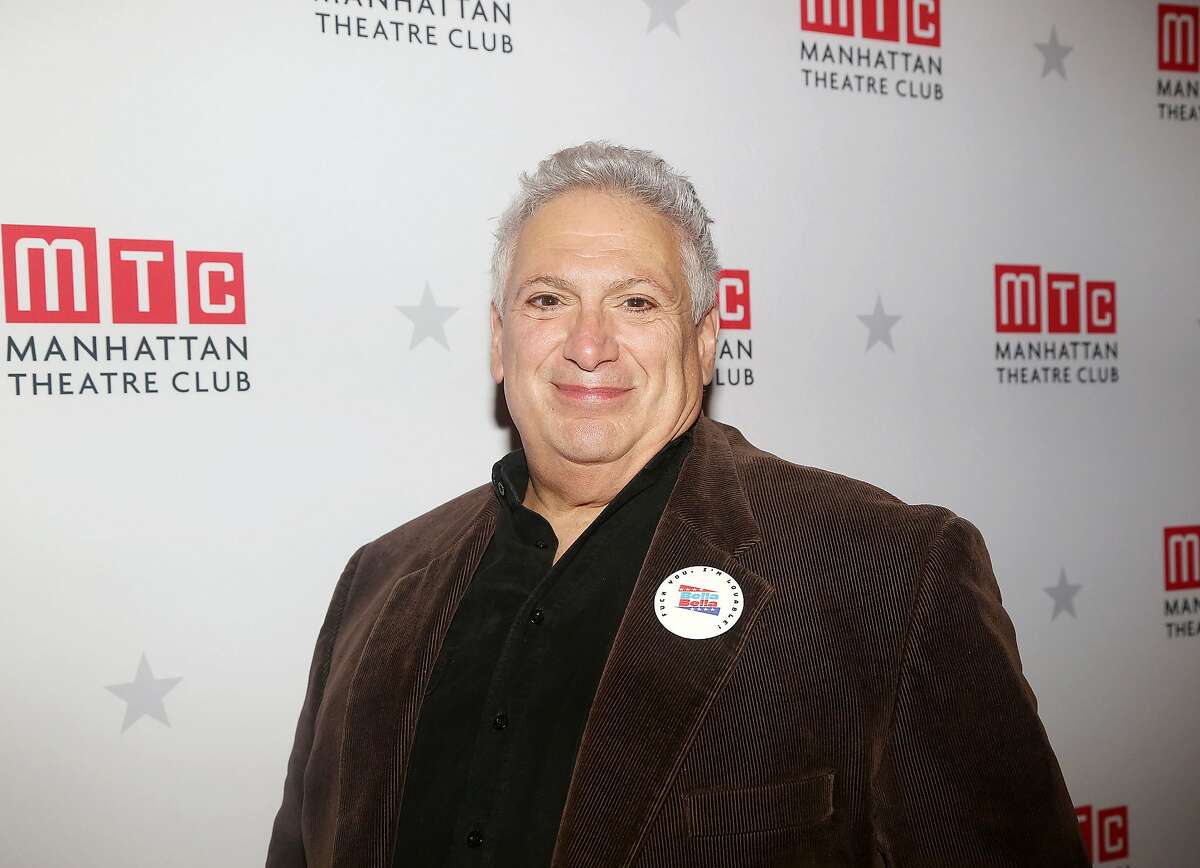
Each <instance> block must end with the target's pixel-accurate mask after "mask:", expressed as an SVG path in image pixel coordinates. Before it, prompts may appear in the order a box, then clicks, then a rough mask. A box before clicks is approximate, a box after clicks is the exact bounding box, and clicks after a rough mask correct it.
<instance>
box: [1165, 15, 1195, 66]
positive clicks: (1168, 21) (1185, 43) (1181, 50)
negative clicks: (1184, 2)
mask: <svg viewBox="0 0 1200 868" xmlns="http://www.w3.org/2000/svg"><path fill="white" fill-rule="evenodd" d="M1198 42H1200V6H1179V5H1177V4H1175V3H1159V4H1158V68H1159V69H1160V70H1162V71H1163V72H1200V45H1198V44H1197V43H1198Z"/></svg>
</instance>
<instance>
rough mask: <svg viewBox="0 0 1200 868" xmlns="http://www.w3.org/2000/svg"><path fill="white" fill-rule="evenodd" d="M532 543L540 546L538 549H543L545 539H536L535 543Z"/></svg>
mask: <svg viewBox="0 0 1200 868" xmlns="http://www.w3.org/2000/svg"><path fill="white" fill-rule="evenodd" d="M534 545H535V546H537V547H538V548H540V549H544V548H545V547H546V541H545V540H542V539H540V540H538V541H537V542H535V543H534Z"/></svg>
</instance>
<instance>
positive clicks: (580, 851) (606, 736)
mask: <svg viewBox="0 0 1200 868" xmlns="http://www.w3.org/2000/svg"><path fill="white" fill-rule="evenodd" d="M727 431H728V432H730V433H731V434H732V435H733V436H738V435H737V433H736V432H734V431H732V429H727V428H724V427H723V426H719V425H717V424H716V423H714V422H712V421H711V420H709V419H707V418H702V419H700V421H699V423H698V424H697V426H696V430H695V442H694V444H693V447H692V452H691V453H690V454H689V455H688V458H687V460H686V461H685V462H684V465H683V468H682V469H681V470H680V475H679V479H678V481H677V482H676V485H675V490H674V491H673V492H672V494H671V499H670V500H669V501H668V503H667V509H666V511H665V513H664V515H663V518H662V520H661V521H660V522H659V525H658V528H657V530H656V531H655V534H654V538H653V540H652V541H651V544H650V550H649V551H648V552H647V554H646V559H645V561H644V562H643V564H642V570H641V572H640V574H639V575H638V578H637V582H636V584H635V586H634V590H633V593H632V594H631V595H630V599H629V604H628V605H627V607H626V609H625V614H624V616H623V618H622V620H621V625H620V627H619V628H618V630H617V635H616V638H615V639H614V641H613V646H612V648H611V650H610V652H609V656H608V661H607V663H606V664H605V668H604V672H603V674H602V676H601V678H600V684H599V687H598V689H597V691H596V696H595V699H594V700H593V701H592V708H591V712H590V713H589V715H588V720H587V724H586V725H585V727H584V732H583V738H582V740H581V743H580V747H579V752H578V755H577V756H576V760H575V769H574V772H573V774H572V777H571V785H570V789H569V791H568V794H567V801H566V804H565V806H564V808H563V814H562V819H561V821H560V823H559V830H558V839H557V841H556V844H555V849H554V856H553V858H552V860H551V866H552V868H568V866H569V868H615V866H624V865H628V864H629V863H630V862H631V861H632V860H633V858H634V855H635V854H636V852H637V848H638V845H639V843H640V842H641V840H642V838H643V836H644V835H645V833H646V831H647V829H648V828H649V826H650V824H651V822H652V821H653V819H654V817H655V815H656V814H657V813H658V810H659V808H660V807H661V805H662V803H663V800H664V799H665V798H666V796H667V793H668V791H669V789H670V787H671V784H672V783H673V781H674V779H675V776H676V774H677V773H678V772H679V770H680V768H681V767H682V765H683V763H684V762H685V761H686V759H687V755H688V748H689V746H690V745H691V744H692V742H693V741H694V740H695V737H696V734H697V732H698V731H699V729H700V725H701V723H702V722H703V720H704V717H705V715H706V714H707V712H708V709H709V708H711V707H712V704H713V702H714V701H715V700H716V698H717V696H718V695H719V694H720V692H721V690H722V688H723V687H724V686H725V683H726V682H727V680H728V678H729V675H730V673H731V672H732V670H733V667H734V664H735V662H736V661H737V659H738V656H739V655H740V654H741V652H742V649H743V648H745V646H746V643H747V641H748V640H749V638H750V636H751V635H752V633H753V630H754V627H755V624H756V622H757V621H758V619H759V615H760V614H761V613H762V611H763V609H764V607H765V606H766V605H767V603H768V602H769V601H770V599H771V597H772V595H773V594H774V588H773V587H772V585H771V583H770V582H768V581H767V580H766V579H765V578H763V577H762V576H760V575H758V574H757V573H755V572H753V571H752V570H750V569H749V568H747V567H746V566H745V565H743V564H742V563H741V561H740V560H739V556H740V555H741V554H742V553H743V552H745V551H746V550H747V549H748V548H750V547H751V546H752V545H755V544H756V543H757V542H759V541H760V535H759V530H758V525H757V523H756V522H755V520H754V516H753V514H752V512H751V510H750V503H749V500H748V499H747V497H746V494H745V491H744V489H743V488H742V485H741V481H740V479H739V478H738V475H737V470H736V466H735V463H734V455H733V450H732V448H731V446H730V443H729V440H728V435H727V434H726V432H727ZM691 566H710V567H717V568H719V569H721V570H723V571H725V572H726V573H728V574H729V575H731V576H732V577H733V578H734V579H735V580H736V581H737V582H738V584H739V585H740V586H741V588H742V599H743V609H742V615H741V617H740V618H739V620H738V621H737V623H736V624H735V625H734V627H733V628H732V629H731V630H730V631H729V632H728V633H724V634H721V635H718V636H714V637H712V638H709V639H699V640H693V639H684V638H682V637H679V636H676V635H675V634H673V633H671V632H669V631H668V630H667V629H666V628H665V627H663V626H662V624H661V623H659V620H658V617H657V616H656V613H655V609H654V599H655V595H656V592H657V590H658V586H659V584H660V583H661V582H662V580H663V579H665V578H666V577H667V576H669V575H671V574H672V573H674V572H676V571H678V570H680V569H684V568H687V567H691Z"/></svg>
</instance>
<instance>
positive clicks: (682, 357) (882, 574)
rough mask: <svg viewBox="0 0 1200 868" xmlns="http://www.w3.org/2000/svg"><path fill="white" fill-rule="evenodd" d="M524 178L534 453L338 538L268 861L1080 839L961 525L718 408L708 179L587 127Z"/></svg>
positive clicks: (522, 386)
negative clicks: (707, 394) (790, 456)
mask: <svg viewBox="0 0 1200 868" xmlns="http://www.w3.org/2000/svg"><path fill="white" fill-rule="evenodd" d="M522 183H523V189H522V192H521V193H520V195H519V196H518V197H517V199H516V200H515V202H514V203H513V205H512V206H511V207H510V209H509V210H508V211H507V212H506V214H505V215H504V217H503V218H502V220H501V225H500V228H499V231H498V233H497V245H496V253H495V256H494V260H493V275H494V289H495V297H494V304H493V308H492V362H491V366H492V373H493V376H494V377H495V379H496V381H497V382H498V383H502V384H503V386H504V394H505V398H506V400H507V402H508V407H509V411H510V413H511V415H512V418H513V421H514V423H515V425H516V428H517V430H518V432H519V433H520V437H521V443H522V446H523V449H522V450H518V451H516V452H514V453H511V454H510V455H507V456H505V457H504V458H503V459H501V460H500V461H499V462H497V464H496V465H495V467H494V468H493V472H492V483H491V484H490V485H485V486H481V487H480V488H477V489H475V490H473V491H470V492H467V493H466V494H464V495H461V496H460V497H458V498H456V499H455V500H452V501H450V502H449V503H447V504H445V505H443V506H441V507H438V508H437V509H435V510H433V511H432V512H430V513H427V514H426V515H424V516H421V517H420V518H417V519H415V520H413V521H411V522H409V523H408V524H406V525H404V526H402V527H400V528H398V529H396V530H394V531H392V532H391V533H388V534H386V535H384V536H383V537H381V538H379V539H377V540H375V541H373V542H371V543H368V544H367V545H365V546H363V547H362V548H361V549H359V551H358V552H356V553H355V555H354V556H353V557H352V558H351V560H350V563H349V564H348V566H347V567H346V570H345V572H344V573H343V574H342V577H341V580H340V581H339V582H338V584H337V587H336V589H335V591H334V594H333V601H332V603H331V604H330V607H329V612H328V615H327V616H326V619H325V622H324V625H323V626H322V628H321V631H320V635H319V636H318V639H317V644H316V651H315V653H314V655H313V662H312V668H311V672H310V676H309V683H308V694H307V696H306V698H305V701H304V705H303V708H302V710H301V713H300V721H299V724H298V726H297V729H296V738H295V746H294V748H293V751H292V756H291V759H290V761H289V764H288V772H287V780H286V783H285V785H284V797H283V804H282V806H281V808H280V810H279V814H278V817H277V818H276V820H275V827H274V832H273V835H272V839H271V843H270V847H269V850H268V855H267V865H268V866H273V868H283V866H289V868H290V866H302V865H311V866H316V865H319V866H346V868H350V866H354V868H391V866H394V868H402V866H414V868H416V866H475V865H479V866H522V868H527V866H544V865H553V866H556V868H615V866H637V868H689V866H697V868H699V866H714V868H738V866H746V868H748V866H851V865H854V866H857V865H862V866H885V865H886V866H946V868H978V866H1035V865H1036V866H1083V865H1086V864H1087V859H1086V857H1085V855H1084V851H1083V846H1082V842H1081V840H1080V836H1079V834H1078V831H1077V827H1076V819H1075V814H1074V811H1073V809H1072V807H1071V801H1070V798H1069V797H1068V795H1067V790H1066V787H1065V785H1064V783H1063V779H1062V775H1061V773H1060V771H1059V767H1058V764H1057V762H1056V760H1055V758H1054V755H1053V753H1052V751H1051V749H1050V746H1049V744H1048V743H1047V740H1046V735H1045V732H1044V730H1043V728H1042V726H1041V723H1040V721H1039V720H1038V717H1037V711H1036V706H1035V701H1034V697H1033V694H1032V692H1031V691H1030V689H1029V686H1028V684H1027V683H1026V682H1025V680H1024V678H1023V677H1022V675H1021V667H1020V661H1019V658H1018V656H1017V648H1016V642H1015V638H1014V634H1013V629H1012V625H1011V623H1010V621H1009V619H1008V617H1007V615H1006V614H1005V612H1004V610H1003V609H1002V607H1001V603H1000V594H999V590H998V588H997V586H996V582H995V579H994V578H993V575H992V572H991V567H990V562H989V559H988V556H987V552H986V549H985V548H984V544H983V541H982V539H981V538H980V535H979V533H978V531H976V530H975V528H974V527H973V526H971V525H970V524H969V523H967V522H966V521H963V520H962V519H960V518H958V517H956V516H955V515H953V514H952V513H950V512H948V511H946V510H944V509H940V508H937V507H930V506H908V505H906V504H903V503H901V502H900V501H898V500H896V499H895V498H894V497H891V496H890V495H888V494H886V493H884V492H882V491H880V490H878V489H876V488H873V487H871V486H869V485H866V484H864V483H861V482H856V481H853V480H850V479H846V478H844V477H840V476H836V475H834V474H831V473H827V472H823V471H819V470H814V469H811V468H806V467H800V466H797V465H794V464H790V463H788V462H786V461H783V460H782V459H780V458H777V457H775V456H773V455H770V454H768V453H765V452H762V451H760V450H758V449H755V448H754V447H753V446H752V445H750V444H749V443H748V442H746V440H745V439H744V438H743V437H742V435H741V434H740V433H739V432H738V431H737V430H736V429H734V428H731V427H729V426H726V425H721V424H718V423H716V422H714V421H712V420H710V419H708V418H707V417H705V416H704V415H703V414H702V412H701V402H702V398H703V390H704V386H705V385H707V384H708V382H709V381H710V379H711V378H712V375H713V365H714V354H715V347H716V337H717V328H718V319H717V312H716V309H715V307H714V303H713V302H714V289H715V283H716V281H715V277H716V271H717V257H716V252H715V249H714V247H713V243H712V240H711V238H710V235H709V229H708V224H709V223H710V222H711V221H710V220H709V218H708V216H707V213H706V212H705V210H704V208H703V206H702V205H701V203H700V201H699V199H698V198H697V196H696V193H695V190H694V189H693V187H692V185H691V184H690V183H689V182H688V181H687V180H686V179H685V178H683V177H681V176H679V175H677V174H676V173H674V172H673V171H672V170H671V169H670V168H669V167H668V166H667V165H666V164H665V163H664V162H663V161H662V160H661V159H659V158H658V157H656V156H654V155H652V154H650V153H648V152H645V151H635V150H629V149H625V148H620V147H615V146H612V145H608V144H604V143H587V144H585V145H582V146H580V147H577V148H570V149H567V150H564V151H561V152H559V153H557V154H554V155H553V156H551V157H550V158H548V159H547V160H545V161H543V162H542V163H541V165H540V166H539V168H538V170H537V172H536V173H535V174H534V175H533V176H532V177H529V176H523V177H522Z"/></svg>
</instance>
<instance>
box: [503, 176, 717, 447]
mask: <svg viewBox="0 0 1200 868" xmlns="http://www.w3.org/2000/svg"><path fill="white" fill-rule="evenodd" d="M716 335H717V313H716V310H715V308H714V309H713V310H710V311H709V312H708V314H707V315H706V316H705V317H704V318H703V319H702V320H701V321H700V324H699V325H696V324H694V323H693V320H692V305H691V299H690V297H689V294H688V288H687V283H686V280H685V278H684V273H683V267H682V263H681V262H680V257H679V234H678V230H677V229H676V227H675V226H674V225H673V224H672V223H671V222H670V221H668V220H667V219H666V218H664V217H662V216H660V215H659V214H657V213H656V212H655V211H653V210H652V209H650V208H648V207H646V206H644V205H642V204H640V203H637V202H634V201H632V200H630V199H627V198H625V197H618V196H613V195H610V194H608V193H604V192H600V191H596V190H574V191H571V192H568V193H564V194H563V195H561V196H559V197H557V198H555V199H553V200H551V201H550V202H547V203H546V204H545V205H543V206H541V207H540V208H539V209H538V210H537V211H536V212H535V213H534V214H533V216H532V217H530V218H529V220H528V221H527V222H526V223H525V225H524V227H523V228H522V230H521V233H520V236H519V237H518V239H517V246H516V251H515V255H514V257H513V262H512V268H511V270H510V272H509V275H508V283H507V286H506V292H505V303H504V311H503V319H501V318H500V317H498V316H497V314H496V310H495V308H493V310H492V365H491V366H492V376H493V377H495V379H496V382H497V383H500V382H503V383H504V396H505V398H506V399H507V401H508V410H509V413H511V414H512V418H513V421H514V422H515V423H516V426H517V430H518V431H519V432H520V434H521V440H522V442H523V443H524V445H525V447H526V450H527V451H529V452H531V453H541V454H547V452H549V453H553V454H556V455H558V456H559V457H561V458H564V459H566V460H568V461H571V462H574V463H577V464H595V463H605V462H610V461H619V460H621V459H622V458H626V457H630V458H633V459H636V460H641V461H645V460H649V458H650V457H651V456H652V455H653V454H654V453H655V452H657V451H658V449H659V448H661V447H662V446H663V445H664V444H665V443H667V442H668V441H670V440H671V439H673V438H674V437H675V436H677V435H678V434H680V433H682V432H683V431H684V430H686V429H687V427H688V426H689V425H690V424H691V422H692V421H693V420H694V419H695V418H696V416H697V415H699V412H700V401H701V397H702V394H703V388H704V386H705V385H706V384H707V383H708V382H709V380H711V379H712V373H713V363H714V353H715V347H716Z"/></svg>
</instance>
